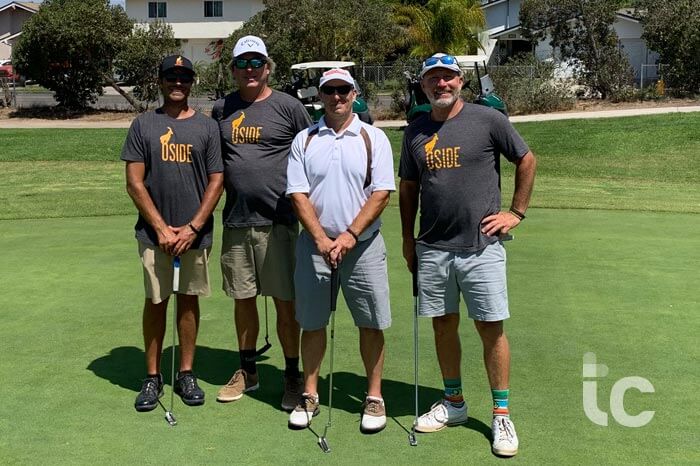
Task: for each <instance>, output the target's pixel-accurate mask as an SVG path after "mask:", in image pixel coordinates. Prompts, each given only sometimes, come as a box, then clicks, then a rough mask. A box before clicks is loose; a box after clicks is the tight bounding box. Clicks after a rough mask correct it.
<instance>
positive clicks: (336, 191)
mask: <svg viewBox="0 0 700 466" xmlns="http://www.w3.org/2000/svg"><path fill="white" fill-rule="evenodd" d="M354 83H355V81H354V80H353V78H352V76H351V75H350V73H348V72H347V71H346V70H341V69H332V70H329V71H326V72H325V73H324V74H323V76H322V77H321V81H320V91H321V92H320V96H321V101H322V102H323V105H324V108H325V115H324V116H323V117H322V118H321V120H320V121H319V122H318V123H317V124H315V125H314V126H312V127H310V128H308V129H307V130H304V131H302V132H300V133H299V134H298V135H297V136H296V138H295V139H294V142H293V143H292V147H291V152H290V154H289V166H288V168H287V195H288V196H289V197H290V198H291V200H292V205H293V206H294V210H295V212H296V213H297V216H298V217H299V221H300V222H301V224H302V226H303V227H304V230H303V231H302V233H301V234H300V235H299V241H298V242H297V247H296V259H297V263H296V271H295V274H294V283H295V288H296V297H297V302H296V306H297V307H296V316H297V321H298V322H299V324H300V325H301V328H302V337H301V355H302V360H303V362H304V382H305V385H304V393H303V395H302V397H301V399H300V400H299V403H298V404H297V406H296V408H294V411H292V413H291V415H290V417H289V425H290V427H293V428H302V427H306V426H308V425H309V424H310V423H311V418H312V417H313V416H315V415H317V414H318V412H319V397H318V376H319V371H320V368H321V361H322V360H323V356H324V353H325V348H326V326H327V325H328V321H329V318H330V313H331V310H330V306H329V300H330V296H331V290H330V287H331V284H330V274H331V268H334V269H336V271H337V273H338V277H339V282H340V287H341V288H342V290H343V296H344V298H345V302H346V304H347V306H348V308H349V309H350V312H351V314H352V317H353V320H354V322H355V325H356V326H357V327H358V328H359V336H360V354H361V357H362V362H363V363H364V366H365V371H366V375H367V397H366V398H365V401H364V403H363V404H362V421H361V424H360V429H361V430H362V432H365V433H372V432H378V431H380V430H382V429H383V428H384V427H385V426H386V412H385V407H384V400H383V398H382V391H381V382H382V370H383V366H384V332H383V330H384V329H386V328H388V327H389V326H390V325H391V311H390V306H389V281H388V275H387V264H386V247H385V245H384V240H383V238H382V235H381V233H380V232H379V228H380V226H381V220H380V219H379V216H380V214H381V213H382V211H383V210H384V208H385V207H386V205H387V204H388V202H389V193H390V192H392V191H395V190H396V187H395V183H394V172H393V162H392V154H391V146H390V144H389V140H388V139H387V137H386V135H385V134H384V133H383V132H382V131H381V130H379V129H377V128H374V127H373V126H370V125H368V124H366V123H363V122H361V121H360V119H359V118H358V117H357V115H354V114H353V113H352V104H353V101H354V99H355V97H356V95H357V93H356V90H355V87H354V86H355V84H354Z"/></svg>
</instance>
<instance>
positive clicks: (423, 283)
mask: <svg viewBox="0 0 700 466" xmlns="http://www.w3.org/2000/svg"><path fill="white" fill-rule="evenodd" d="M416 254H417V256H418V302H419V305H418V313H419V314H420V315H421V316H426V317H438V316H443V315H445V314H456V313H458V312H459V292H460V291H461V292H462V296H463V298H464V301H465V302H466V303H467V310H468V311H469V318H470V319H473V320H479V321H484V322H495V321H499V320H505V319H507V318H508V317H510V313H509V312H508V287H507V285H506V250H505V248H504V247H503V243H501V242H500V241H499V242H497V243H493V244H490V245H488V246H486V247H485V248H484V249H482V250H481V251H478V252H474V253H459V252H452V251H443V250H440V249H435V248H431V247H428V246H426V245H424V244H420V243H419V244H417V245H416Z"/></svg>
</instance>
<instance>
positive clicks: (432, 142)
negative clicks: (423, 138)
mask: <svg viewBox="0 0 700 466" xmlns="http://www.w3.org/2000/svg"><path fill="white" fill-rule="evenodd" d="M437 141H438V135H437V133H435V134H434V135H433V138H432V139H431V140H430V141H428V142H427V143H426V144H425V146H424V147H425V154H426V155H428V154H432V153H433V149H435V144H437Z"/></svg>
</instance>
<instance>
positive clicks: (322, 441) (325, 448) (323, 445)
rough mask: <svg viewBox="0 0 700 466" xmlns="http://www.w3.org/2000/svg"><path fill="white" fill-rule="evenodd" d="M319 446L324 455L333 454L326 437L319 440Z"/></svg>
mask: <svg viewBox="0 0 700 466" xmlns="http://www.w3.org/2000/svg"><path fill="white" fill-rule="evenodd" d="M318 446H319V447H321V450H323V453H330V452H331V447H329V446H328V442H327V441H326V437H319V438H318Z"/></svg>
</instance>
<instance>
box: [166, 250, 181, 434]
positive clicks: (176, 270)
mask: <svg viewBox="0 0 700 466" xmlns="http://www.w3.org/2000/svg"><path fill="white" fill-rule="evenodd" d="M179 289H180V257H179V256H175V257H174V258H173V300H174V301H175V303H174V305H173V346H172V348H173V352H172V358H171V364H170V410H169V411H166V412H165V420H166V421H168V424H170V426H171V427H172V426H176V425H177V419H175V415H174V414H173V404H174V402H175V333H177V322H176V321H177V292H178V291H179Z"/></svg>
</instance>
